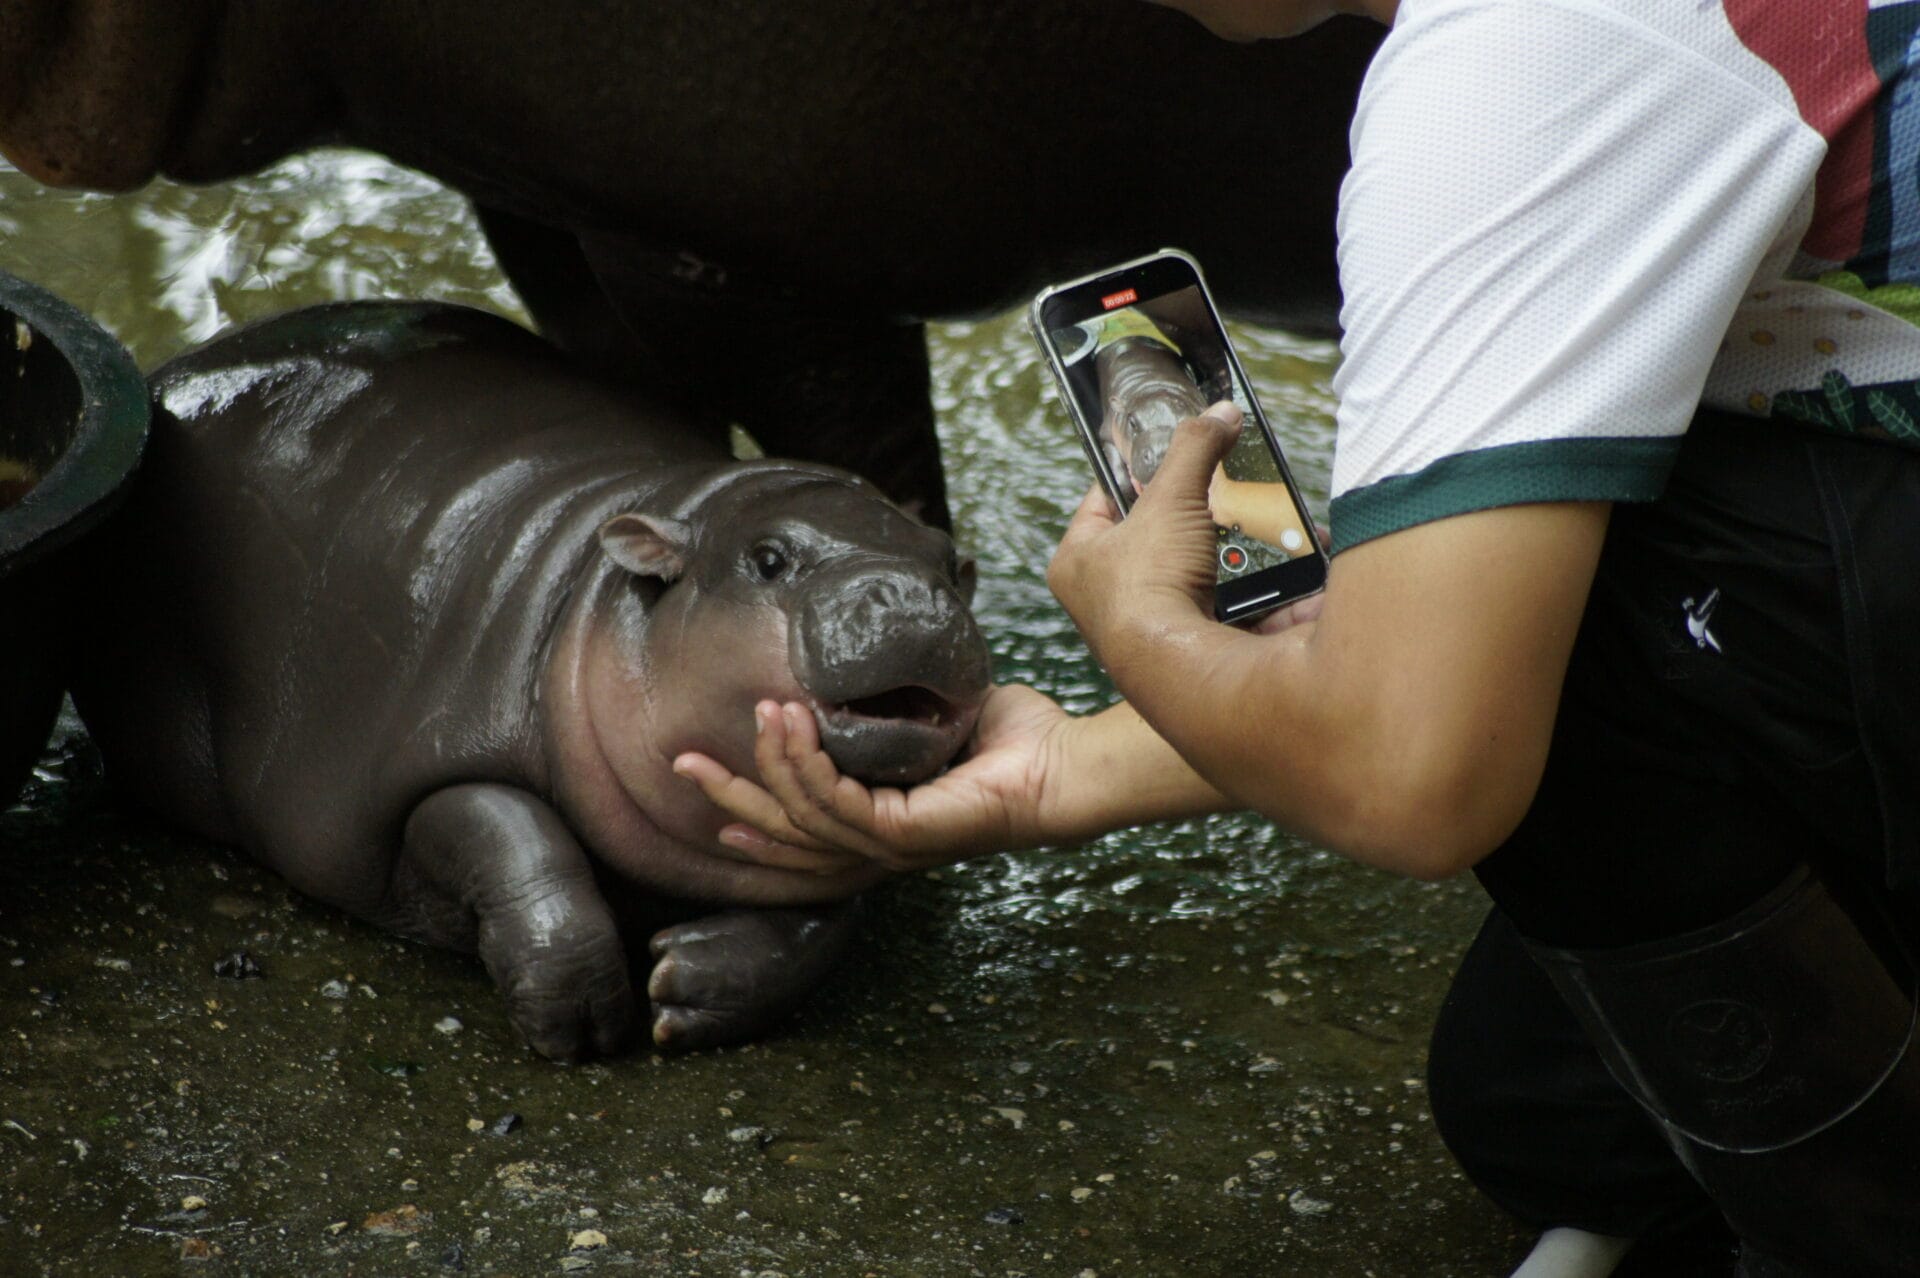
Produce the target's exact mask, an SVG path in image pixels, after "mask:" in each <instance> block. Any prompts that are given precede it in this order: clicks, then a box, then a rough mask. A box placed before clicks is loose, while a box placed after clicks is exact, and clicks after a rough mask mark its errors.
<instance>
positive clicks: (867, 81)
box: [0, 0, 1382, 522]
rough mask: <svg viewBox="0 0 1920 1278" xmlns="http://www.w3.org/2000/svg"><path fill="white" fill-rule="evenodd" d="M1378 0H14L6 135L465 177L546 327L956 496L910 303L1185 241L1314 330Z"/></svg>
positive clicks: (770, 441)
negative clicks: (324, 152) (339, 147)
mask: <svg viewBox="0 0 1920 1278" xmlns="http://www.w3.org/2000/svg"><path fill="white" fill-rule="evenodd" d="M1381 34H1382V33H1381V32H1380V30H1379V29H1378V27H1377V26H1375V25H1374V24H1371V23H1366V22H1361V21H1359V20H1357V19H1336V20H1335V21H1333V22H1331V23H1329V24H1327V25H1326V26H1324V27H1322V28H1320V29H1319V30H1316V31H1314V32H1311V33H1309V34H1307V35H1305V36H1302V37H1299V38H1297V39H1292V40H1282V41H1269V42H1265V43H1263V44H1259V45H1246V46H1237V45H1231V44H1229V43H1227V42H1225V41H1222V40H1218V39H1215V38H1214V37H1212V36H1210V35H1208V34H1207V33H1206V32H1205V31H1204V30H1202V29H1201V28H1200V27H1199V26H1198V24H1196V23H1194V22H1192V21H1190V20H1189V19H1187V18H1185V17H1183V16H1181V15H1179V14H1177V13H1172V12H1169V11H1166V10H1162V9H1158V8H1155V7H1153V6H1150V5H1146V4H1140V3H1128V2H1126V0H965V2H964V3H963V2H961V0H889V2H888V3H885V4H878V3H874V2H873V0H784V2H783V3H779V4H768V3H765V0H632V2H630V3H621V4H608V3H604V2H602V0H547V2H545V3H540V4H476V3H474V0H406V2H405V3H397V2H395V0H169V2H168V3H166V4H154V3H151V2H150V0H13V2H12V3H8V4H4V5H0V151H4V152H5V153H6V154H7V155H8V156H9V157H10V158H11V159H12V160H13V161H14V162H15V163H16V164H17V165H18V166H19V167H20V168H21V169H23V170H24V171H26V172H28V173H30V174H33V175H35V176H36V177H39V178H41V179H42V180H44V181H48V182H54V183H58V184H63V185H78V186H90V187H95V188H99V189H107V190H123V189H127V188H130V187H133V186H137V185H139V184H140V183H142V182H145V181H146V180H147V179H148V178H150V177H152V176H153V175H154V174H156V173H167V174H170V175H173V176H176V177H180V178H185V179H188V180H212V179H216V178H223V177H229V176H235V175H238V174H242V173H247V172H251V171H253V170H255V169H257V168H259V167H261V166H263V165H265V164H267V163H268V162H270V161H272V160H274V159H276V158H278V157H280V156H282V155H285V154H287V153H289V152H291V151H294V150H297V149H299V148H302V147H305V146H310V145H313V144H315V143H319V142H347V143H352V144H356V145H361V146H366V147H370V148H372V149H374V150H378V151H381V152H383V153H385V154H387V155H389V156H391V157H392V158H394V159H396V160H398V161H400V162H402V163H405V164H409V165H412V166H414V167H416V168H419V169H422V170H424V171H426V172H428V173H431V174H433V175H435V176H437V177H439V178H441V179H442V180H444V181H446V182H448V183H450V184H452V185H454V186H456V187H458V188H460V189H461V190H463V191H465V192H466V193H467V194H468V195H470V196H472V197H473V199H474V200H475V202H476V204H478V205H479V207H480V210H481V220H482V223H483V224H484V225H485V227H486V228H487V231H488V234H489V236H490V237H491V238H492V240H493V242H494V244H495V247H496V248H497V249H498V251H499V255H500V259H501V262H502V264H503V266H504V267H505V268H506V270H507V273H508V275H509V276H510V277H511V278H512V280H513V281H514V283H515V285H516V286H517V287H518V288H519V290H520V293H521V295H522V297H523V298H524V299H525V301H526V302H527V304H528V306H529V308H530V309H531V311H532V313H533V314H534V315H535V316H536V317H537V319H538V320H539V322H540V325H541V327H542V328H543V329H544V330H545V331H546V332H547V333H548V335H549V336H550V337H552V338H554V339H555V340H556V341H558V342H559V343H560V344H561V345H562V346H565V347H567V348H569V349H570V350H572V351H573V352H574V353H576V354H577V355H580V356H583V357H586V358H589V359H592V360H595V361H597V362H598V363H600V364H601V366H602V367H604V368H607V369H609V370H612V371H615V372H619V373H622V374H638V375H639V377H640V380H642V382H643V383H644V384H646V385H649V386H654V387H658V388H661V390H662V391H663V393H666V394H669V395H671V396H672V397H673V399H674V400H675V401H676V403H677V406H678V407H679V408H680V409H681V410H682V411H683V412H685V413H686V414H687V415H688V417H689V420H697V421H699V422H701V423H702V424H703V425H705V426H706V427H707V428H709V429H712V430H718V429H720V428H721V427H723V426H724V425H725V424H726V423H727V422H729V421H737V422H739V423H741V424H743V425H745V426H746V427H747V429H748V430H749V431H750V432H751V433H752V434H753V435H754V436H755V437H756V438H757V439H759V440H760V441H761V443H762V444H763V445H764V446H765V448H766V451H767V452H768V453H769V454H770V455H776V456H787V457H801V458H810V459H813V460H819V461H828V462H833V463H836V464H839V465H844V466H848V467H850V468H852V469H854V470H856V471H858V472H860V473H861V474H864V475H866V476H868V477H869V478H871V479H873V480H875V482H877V483H879V484H881V486H882V487H883V488H885V489H886V490H887V491H888V492H889V493H891V494H893V495H894V496H895V497H896V498H899V499H903V500H905V499H914V500H918V501H920V502H921V503H923V508H924V510H925V512H926V513H927V514H928V516H929V518H932V519H934V520H935V521H936V522H941V521H943V520H944V510H945V506H944V498H943V496H942V493H943V488H942V483H941V477H940V469H939V457H938V450H937V444H936V441H935V439H934V434H933V415H932V410H931V408H930V406H929V404H928V402H927V381H928V375H927V367H926V351H925V346H924V343H923V340H922V334H921V331H920V328H919V324H920V323H921V322H922V321H923V320H926V319H928V318H953V317H963V316H969V315H982V314H987V313H995V312H1000V311H1004V310H1006V309H1008V308H1010V307H1012V306H1015V305H1018V304H1020V303H1022V302H1024V301H1025V300H1026V299H1027V298H1029V297H1031V296H1032V295H1033V293H1034V292H1035V291H1037V290H1038V289H1039V288H1040V287H1041V286H1042V285H1044V284H1047V283H1052V282H1056V281H1058V280H1061V279H1065V278H1068V277H1070V276H1074V275H1078V274H1081V273H1083V272H1085V271H1088V270H1092V269H1095V268H1097V267H1100V266H1103V265H1105V264H1107V263H1110V262H1115V261H1120V260H1122V259H1124V258H1129V257H1134V256H1137V255H1139V254H1141V253H1143V252H1147V251H1150V250H1152V249H1155V248H1158V247H1161V246H1162V245H1166V244H1175V245H1178V246H1180V247H1182V248H1185V249H1188V250H1190V251H1192V252H1193V253H1194V254H1196V255H1197V256H1198V257H1199V259H1200V260H1201V261H1202V262H1204V263H1205V264H1206V266H1207V268H1208V272H1209V276H1210V278H1211V280H1212V282H1213V284H1214V286H1215V288H1216V289H1217V291H1218V293H1219V296H1220V298H1221V300H1222V301H1223V303H1224V304H1226V305H1227V306H1228V307H1229V308H1231V309H1233V310H1235V311H1237V312H1238V313H1240V314H1242V315H1244V316H1246V317H1247V318H1249V319H1255V320H1262V321H1265V322H1269V323H1275V324H1280V325H1283V326H1286V327H1290V328H1294V329H1296V330H1302V331H1305V330H1318V331H1328V330H1330V329H1331V327H1332V324H1333V322H1334V318H1335V314H1336V311H1337V307H1338V295H1337V285H1336V272H1335V263H1334V251H1333V245H1334V205H1335V198H1336V193H1337V190H1338V186H1339V182H1340V178H1341V176H1342V174H1343V173H1344V172H1345V170H1346V167H1347V148H1346V138H1347V126H1348V120H1349V117H1350V113H1351V110H1352V106H1353V101H1354V97H1355V94H1356V92H1357V89H1358V86H1359V83H1360V78H1361V76H1362V74H1363V72H1364V70H1365V67H1366V63H1367V60H1368V58H1369V57H1370V55H1371V52H1372V50H1373V48H1374V46H1375V45H1376V44H1377V42H1378V40H1379V38H1380V36H1381Z"/></svg>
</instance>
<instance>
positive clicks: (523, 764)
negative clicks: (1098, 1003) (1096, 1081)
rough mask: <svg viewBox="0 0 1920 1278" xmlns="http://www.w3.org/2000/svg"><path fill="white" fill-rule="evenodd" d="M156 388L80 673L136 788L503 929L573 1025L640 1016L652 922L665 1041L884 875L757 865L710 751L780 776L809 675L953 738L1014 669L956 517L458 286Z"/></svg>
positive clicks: (699, 1035) (532, 994)
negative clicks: (710, 798)
mask: <svg viewBox="0 0 1920 1278" xmlns="http://www.w3.org/2000/svg"><path fill="white" fill-rule="evenodd" d="M153 392H154V398H155V410H156V412H155V416H156V419H157V420H156V425H155V434H154V439H153V445H152V450H151V453H150V455H149V459H148V462H147V465H146V468H145V470H144V471H143V472H142V474H141V476H140V478H139V480H138V481H137V483H136V485H135V490H134V492H133V494H132V495H131V497H130V498H129V500H128V502H127V505H126V506H125V507H124V508H123V510H122V512H121V513H120V514H119V515H117V516H116V517H115V520H114V521H113V523H112V524H111V525H110V527H109V528H108V529H106V530H105V531H104V533H103V535H102V537H101V538H100V539H98V541H97V543H96V550H95V552H94V553H96V554H97V555H98V556H99V560H98V571H101V572H106V571H108V570H110V575H107V576H105V577H102V578H98V579H96V585H95V588H94V593H95V594H96V595H97V603H96V604H95V606H94V613H93V616H92V617H91V619H90V624H88V625H87V626H86V627H85V636H86V637H85V638H84V640H82V641H81V643H82V651H80V652H79V653H78V655H77V672H76V674H75V677H74V691H75V700H76V703H77V704H78V706H79V708H80V711H81V714H82V716H83V717H84V718H85V720H86V722H87V725H88V728H89V729H90V730H91V732H92V733H93V735H94V737H95V739H96V741H97V742H98V744H99V746H100V749H101V751H102V753H103V755H104V757H105V759H106V763H107V768H108V773H109V777H110V779H111V780H112V781H113V782H114V783H115V784H116V785H117V786H119V787H121V788H122V789H123V790H124V791H125V792H127V793H128V794H130V795H131V796H132V797H133V798H134V799H136V800H137V801H138V802H140V803H142V804H144V805H146V806H148V807H150V808H152V809H153V810H154V811H156V812H157V813H159V814H161V815H162V816H163V817H165V818H167V819H170V820H172V821H174V822H177V823H178V824H180V825H183V826H185V827H187V828H189V829H191V830H194V831H197V832H199V833H200V834H203V835H205V836H207V837H209V838H213V839H218V840H222V841H225V842H229V843H233V844H237V845H239V846H241V847H244V848H245V849H247V850H248V851H249V852H250V853H252V854H253V855H254V856H255V857H257V858H259V859H260V860H261V861H263V862H264V863H266V864H267V865H269V866H272V867H273V868H274V869H275V870H277V871H279V872H280V873H281V874H283V875H285V876H286V877H287V879H288V880H289V881H291V882H292V883H293V884H294V885H295V886H296V887H298V888H299V889H300V890H302V891H304V892H306V893H308V894H310V895H312V896H314V897H316V898H318V899H320V900H322V901H326V902H329V903H331V904H333V905H336V906H339V907H341V908H342V909H345V910H348V911H350V912H352V913H353V914H356V915H358V916H360V917H361V918H364V919H368V920H371V921H372V922H374V923H376V924H378V925H380V926H382V927H386V928H390V929H392V930H393V931H395V932H398V933H400V934H402V935H405V936H409V937H413V938H415V939H418V940H422V941H426V942H430V943H432V944H436V945H444V946H451V947H455V948H459V949H464V950H467V951H470V952H472V951H477V952H478V953H479V955H480V957H481V959H482V960H483V961H484V962H485V964H486V967H487V970H488V971H489V972H490V973H492V975H493V978H494V981H495V982H496V983H497V984H498V985H499V987H500V990H501V992H502V993H503V994H505V996H506V999H507V1003H508V1008H509V1011H510V1014H511V1017H512V1020H513V1023H514V1025H515V1026H516V1027H517V1028H518V1029H519V1031H520V1033H522V1034H523V1035H524V1036H525V1037H526V1039H527V1041H528V1042H529V1043H531V1044H532V1046H533V1047H534V1048H535V1049H536V1050H538V1051H540V1052H541V1053H543V1054H545V1055H547V1056H550V1057H553V1058H556V1059H562V1060H564V1059H572V1058H575V1057H578V1056H581V1055H583V1054H587V1053H590V1052H614V1051H617V1050H619V1049H620V1048H621V1047H623V1046H624V1045H626V1044H627V1043H628V1042H629V1040H630V1037H631V1036H632V1035H633V1033H634V1032H635V1031H636V1030H637V1029H638V1027H639V1026H640V1024H641V1023H642V1022H641V1009H642V1007H643V1006H644V1004H643V1003H642V1001H641V999H640V997H639V996H638V995H637V994H636V992H635V986H636V983H637V981H636V979H630V975H629V973H630V966H633V962H634V960H636V959H638V960H640V963H641V965H644V964H645V963H646V962H647V960H648V954H649V950H650V952H651V976H650V979H648V980H647V984H646V993H647V994H648V995H649V996H650V997H651V1002H652V1015H651V1020H652V1034H653V1039H654V1041H655V1042H656V1043H659V1044H661V1045H663V1046H669V1047H678V1048H686V1047H698V1046H705V1045H709V1044H715V1043H723V1042H730V1041H737V1040H739V1039H741V1038H744V1037H747V1036H750V1035H753V1034H755V1033H758V1032H760V1031H762V1030H763V1029H765V1028H766V1027H767V1026H768V1025H769V1023H771V1022H772V1021H773V1020H775V1019H776V1018H778V1017H779V1016H780V1015H782V1014H783V1013H785V1012H786V1011H787V1010H789V1009H790V1008H791V1007H792V1006H793V1004H794V1003H795V1002H796V1001H797V1000H798V999H799V998H800V997H801V996H802V995H804V993H805V992H806V991H807V990H808V989H809V988H810V987H811V986H812V985H813V984H814V983H815V982H817V981H818V979H819V978H820V976H821V975H822V974H823V973H824V971H825V970H826V969H827V968H828V966H830V964H831V962H832V960H833V958H834V956H835V955H836V953H837V952H838V950H839V949H840V948H841V947H842V945H843V943H844V940H845V937H846V935H847V933H848V931H849V922H848V917H849V910H848V908H847V907H846V905H845V903H846V902H847V901H848V900H849V899H850V898H852V897H853V896H854V894H856V893H858V892H859V891H860V890H862V889H863V888H866V887H868V886H869V885H871V884H872V883H873V882H874V881H875V880H876V879H877V878H879V877H880V875H881V872H880V871H878V870H873V869H866V868H861V869H854V870H847V871H843V872H833V873H817V872H814V871H813V870H811V869H783V868H775V867H768V866H762V865H755V864H747V863H743V862H742V861H740V860H738V859H736V858H735V857H733V856H732V855H730V854H729V853H728V851H727V850H726V849H725V848H724V847H723V846H722V845H721V844H720V843H719V842H718V841H717V838H716V834H717V832H718V830H719V829H720V827H721V826H722V825H723V824H724V823H725V818H724V816H723V815H722V814H721V813H720V812H719V811H718V810H717V809H715V808H713V807H712V806H711V805H710V804H708V803H707V801H706V799H705V798H704V796H702V795H701V793H700V791H699V790H698V789H697V788H696V787H695V786H693V785H691V784H689V783H688V782H686V781H684V780H682V779H680V778H678V777H676V776H674V775H673V772H672V760H673V758H674V757H675V756H676V755H678V754H679V753H681V752H682V751H687V750H698V751H701V752H703V753H705V754H709V755H712V756H713V757H715V758H717V759H719V760H721V761H722V762H724V763H725V764H726V765H727V766H728V767H730V768H732V769H734V770H736V771H738V772H741V773H743V774H746V775H753V774H754V764H753V752H752V744H753V706H754V705H755V703H756V702H757V701H760V700H763V699H768V698H771V699H776V700H783V701H784V700H788V699H797V700H801V701H805V702H807V703H809V704H811V705H812V706H813V707H814V711H815V714H816V716H817V717H818V719H819V722H820V725H821V731H822V738H823V740H824V741H825V743H826V744H827V747H828V749H829V751H830V753H832V755H833V757H834V758H835V760H836V761H837V762H838V763H839V765H840V767H841V768H842V769H843V770H845V771H846V772H847V773H849V774H850V775H854V776H859V777H862V778H866V779H869V780H872V781H876V782H887V783H911V782H913V781H916V780H920V779H923V778H925V777H928V776H931V775H932V774H934V773H935V772H937V771H938V770H939V769H940V768H941V767H943V766H944V765H945V764H946V763H947V761H948V760H949V759H950V758H951V757H952V756H953V755H954V754H955V753H956V752H957V751H958V750H959V749H960V747H961V745H962V744H963V743H964V742H965V741H966V739H967V736H968V734H969V733H970V731H971V729H972V725H973V722H974V719H975V717H976V716H977V713H978V710H979V705H980V702H981V700H982V698H983V697H984V696H985V693H986V688H987V684H988V661H987V651H986V646H985V643H984V642H983V640H982V639H981V636H980V633H979V631H978V629H977V628H976V627H975V624H974V621H973V618H972V616H971V614H970V612H969V611H968V600H969V598H970V596H971V592H972V573H973V569H972V565H971V563H970V562H967V561H963V560H962V559H960V558H959V557H958V556H957V555H956V554H955V552H954V547H953V543H952V542H951V540H950V539H949V538H948V537H947V536H946V535H945V534H943V533H941V532H938V531H936V530H934V529H932V528H928V527H926V526H924V525H922V524H920V523H918V522H917V521H915V520H914V519H912V518H910V517H909V516H907V515H906V514H904V513H902V512H901V511H900V510H899V509H898V508H896V507H895V506H893V505H892V504H890V503H889V502H888V501H887V500H886V499H885V498H883V497H882V496H881V495H880V493H879V492H878V490H876V489H875V488H873V487H872V486H871V485H869V484H867V483H866V482H864V481H862V480H860V479H857V478H855V477H854V476H852V475H850V474H847V473H845V472H842V471H837V470H832V469H828V468H825V467H820V466H812V465H803V464H798V463H792V462H776V461H736V460H733V459H732V458H730V457H728V456H727V455H725V454H724V453H723V452H721V451H720V450H719V449H718V448H717V447H716V446H715V445H713V444H712V443H710V442H707V441H706V440H705V439H703V438H700V437H699V436H698V434H697V432H695V431H693V430H691V429H689V428H688V427H687V426H686V425H685V424H684V423H679V422H676V421H675V419H674V418H673V416H672V414H670V413H668V412H665V411H663V410H661V409H660V408H658V407H657V406H654V405H652V404H650V403H648V402H646V401H645V400H643V399H641V398H640V397H639V396H638V395H637V394H636V393H635V392H633V391H631V390H629V389H625V388H622V387H618V386H612V385H608V384H606V383H604V382H599V381H595V380H593V379H590V378H588V377H586V376H583V375H581V374H580V373H578V372H576V371H574V370H572V369H570V368H569V367H568V366H567V365H565V364H564V363H562V362H561V361H560V360H559V359H558V358H557V357H556V356H555V355H554V353H553V352H552V351H551V350H550V349H549V348H548V347H547V346H546V345H545V344H544V343H542V342H541V341H539V340H538V339H537V338H535V337H533V336H532V335H531V334H528V333H526V332H525V331H523V330H521V329H520V328H518V327H516V326H515V325H513V324H511V323H509V322H507V321H505V320H502V319H498V318H495V317H492V316H488V315H485V314H482V313H480V312H477V311H468V310H463V309H460V308H455V307H448V306H438V305H427V304H412V303H352V304H344V305H338V306H329V307H320V308H316V309H313V310H307V311H299V312H294V313H292V314H289V315H286V316H282V317H280V318H278V319H274V320H271V321H268V322H266V323H263V324H259V325H256V326H253V327H250V328H247V329H243V330H241V331H239V332H237V333H235V334H233V335H231V336H228V337H224V338H221V339H219V340H216V341H214V342H213V343H211V344H210V345H208V346H205V347H203V348H201V349H199V350H197V351H195V352H193V353H191V354H188V355H186V356H183V357H182V358H180V359H177V360H175V361H173V362H172V363H170V364H168V365H166V366H165V367H163V368H162V369H161V370H160V371H159V372H158V373H157V374H156V375H155V376H154V378H153ZM102 580H103V581H109V582H112V583H113V585H112V586H111V587H110V588H107V589H101V588H99V586H98V582H99V581H102ZM655 929H663V930H658V931H655ZM649 934H651V943H650V945H649V944H648V942H647V938H648V936H649ZM634 970H636V971H639V970H642V968H641V967H635V968H634Z"/></svg>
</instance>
